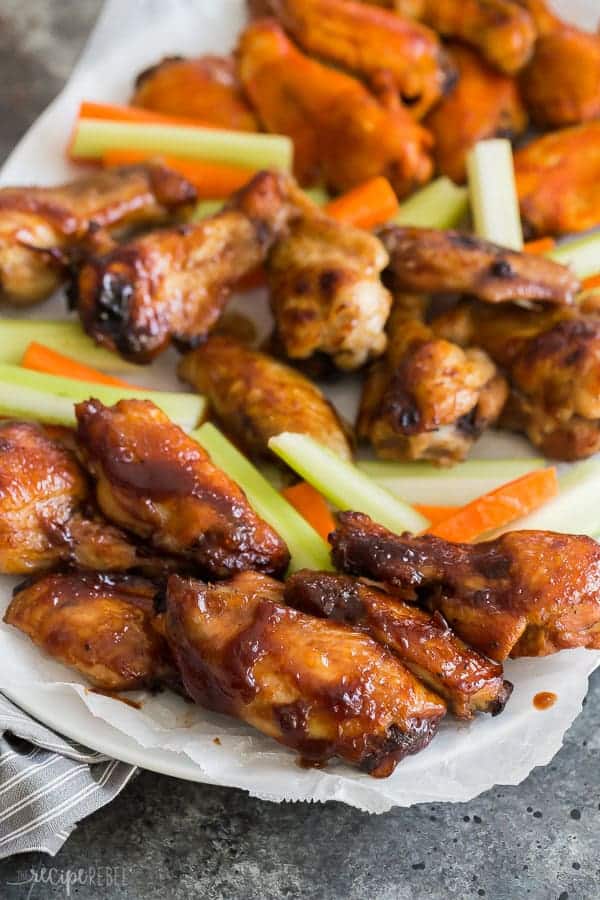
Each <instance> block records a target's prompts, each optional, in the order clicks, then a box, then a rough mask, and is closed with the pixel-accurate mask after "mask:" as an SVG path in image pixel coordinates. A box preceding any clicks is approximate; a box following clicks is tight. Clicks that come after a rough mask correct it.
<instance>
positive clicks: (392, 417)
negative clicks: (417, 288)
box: [357, 297, 507, 465]
mask: <svg viewBox="0 0 600 900" xmlns="http://www.w3.org/2000/svg"><path fill="white" fill-rule="evenodd" d="M506 396H507V388H506V382H505V380H504V378H503V377H502V376H501V375H500V374H499V372H498V370H497V368H496V366H495V365H494V363H493V362H492V360H491V359H490V357H489V356H488V355H487V353H485V352H484V351H483V350H480V349H478V348H474V347H471V348H468V349H466V350H463V349H462V348H461V347H460V346H458V345H457V344H454V343H450V342H449V341H446V340H443V339H440V338H438V337H436V335H435V334H434V332H433V331H432V330H431V328H429V326H428V325H427V324H425V322H424V321H422V319H421V318H420V315H419V299H418V298H409V297H404V298H398V299H397V300H396V304H395V306H394V309H393V311H392V315H391V317H390V321H389V323H388V350H387V353H386V355H385V357H384V358H383V359H382V360H378V361H377V362H375V363H374V364H373V366H372V367H371V370H370V371H369V373H368V375H367V378H366V381H365V385H364V390H363V395H362V399H361V405H360V411H359V416H358V423H357V434H358V437H359V438H362V439H364V440H368V441H370V443H371V444H372V446H373V448H374V449H375V452H376V454H377V456H379V457H380V458H382V459H404V460H419V459H426V460H431V461H432V462H436V463H438V464H439V465H451V464H453V463H456V462H459V461H460V460H462V459H464V458H465V457H466V455H467V454H468V452H469V450H470V448H471V447H472V445H473V443H474V441H475V440H476V439H477V438H478V437H479V436H480V435H481V434H482V432H483V431H484V430H485V429H486V428H487V427H489V426H491V425H493V424H494V422H495V421H496V420H497V419H498V417H499V415H500V412H501V410H502V407H503V405H504V402H505V400H506Z"/></svg>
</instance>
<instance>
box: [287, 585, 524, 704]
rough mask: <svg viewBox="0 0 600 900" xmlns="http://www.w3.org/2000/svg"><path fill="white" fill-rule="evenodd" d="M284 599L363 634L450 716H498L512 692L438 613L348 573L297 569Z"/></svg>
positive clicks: (498, 668) (499, 673) (491, 665)
mask: <svg viewBox="0 0 600 900" xmlns="http://www.w3.org/2000/svg"><path fill="white" fill-rule="evenodd" d="M284 597H285V600H286V602H287V603H289V604H290V606H293V607H294V608H295V609H299V610H301V611H302V612H305V613H308V614H309V615H315V616H320V617H322V618H325V619H330V620H333V621H337V622H344V623H345V624H347V625H350V626H352V627H353V628H358V629H360V630H364V631H365V632H366V633H367V634H369V635H370V636H371V637H372V638H373V639H374V640H376V641H378V642H379V643H380V644H383V646H384V647H387V648H388V649H389V650H391V652H392V653H394V655H395V656H397V657H398V659H400V660H401V661H402V662H403V663H404V665H405V666H406V667H407V668H408V669H410V671H411V672H412V673H413V674H414V675H416V676H417V678H419V679H420V680H421V681H424V682H425V684H427V685H428V686H429V687H430V688H431V689H432V690H433V691H435V692H436V693H437V694H440V696H442V697H443V698H444V700H446V702H447V703H448V706H449V708H450V709H451V710H452V712H453V713H454V714H455V715H456V716H458V717H459V718H461V719H470V718H472V717H473V715H474V714H475V713H476V712H489V713H491V714H492V715H494V716H495V715H498V713H501V712H502V710H503V709H504V706H505V705H506V702H507V700H508V698H509V697H510V695H511V692H512V684H511V683H510V682H508V681H504V680H503V678H502V666H499V665H498V664H496V663H492V662H490V660H489V659H486V658H485V657H483V656H481V654H479V653H477V652H476V651H475V650H471V648H470V647H467V646H466V645H465V644H464V643H463V642H462V641H461V640H460V639H459V638H457V637H456V635H454V634H453V633H452V631H451V630H450V629H449V628H448V626H447V624H446V622H445V621H444V619H443V618H442V616H441V615H439V614H436V613H434V614H433V615H430V614H429V613H427V612H424V611H423V610H422V609H419V608H418V607H416V606H414V605H410V604H408V603H406V602H405V601H404V600H403V599H402V597H401V595H400V596H398V593H397V592H396V594H394V595H392V594H385V593H383V591H380V590H377V589H376V588H374V587H372V586H371V585H368V584H365V583H363V582H361V581H358V580H357V579H355V578H352V577H350V576H349V575H334V574H332V573H331V572H309V571H308V570H302V571H300V572H296V573H295V574H294V575H292V577H291V578H289V579H288V580H287V582H286V585H285V595H284Z"/></svg>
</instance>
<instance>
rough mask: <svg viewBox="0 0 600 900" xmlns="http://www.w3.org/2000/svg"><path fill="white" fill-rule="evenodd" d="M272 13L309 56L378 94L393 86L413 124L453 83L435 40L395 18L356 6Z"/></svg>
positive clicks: (307, 3) (333, 3)
mask: <svg viewBox="0 0 600 900" xmlns="http://www.w3.org/2000/svg"><path fill="white" fill-rule="evenodd" d="M270 7H271V12H272V13H273V14H274V15H276V16H277V18H278V19H279V21H280V22H281V24H282V25H283V27H284V28H285V29H286V30H287V31H288V32H289V33H290V34H291V35H292V37H293V38H294V39H295V40H296V41H297V42H298V43H299V44H300V46H301V47H302V48H303V49H304V50H305V51H306V53H309V54H310V55H312V56H316V57H318V58H320V59H326V60H329V61H330V62H333V63H334V64H337V65H340V66H342V67H344V68H345V69H348V70H349V71H351V72H353V73H354V74H356V75H359V76H362V77H364V78H366V79H367V81H369V82H370V84H371V86H372V87H373V88H374V89H375V90H377V88H378V86H379V84H380V83H381V82H384V83H385V84H389V86H390V88H391V90H392V91H393V92H394V94H395V96H396V100H397V101H399V102H401V103H403V104H404V105H406V107H407V108H408V109H409V110H410V112H411V113H412V115H413V116H414V117H415V118H419V119H420V118H421V117H422V116H423V115H424V114H425V113H426V112H427V110H428V109H430V108H431V107H432V106H433V105H434V104H435V103H436V102H437V101H438V100H439V99H440V97H441V96H442V95H443V94H444V93H445V92H446V91H447V90H448V88H449V87H450V85H451V84H452V83H453V81H454V70H453V67H452V66H451V64H450V61H449V59H448V57H447V55H446V53H445V51H444V50H443V48H442V46H441V44H440V41H439V38H438V37H437V35H436V34H435V33H434V32H433V31H431V30H430V29H429V28H427V27H426V26H424V25H421V24H420V23H418V22H415V21H413V20H411V19H408V18H405V17H403V16H400V15H397V14H396V13H394V12H390V11H388V10H385V9H374V8H372V7H369V6H366V5H365V4H363V3H358V2H353V0H271V2H270ZM357 35H360V39H359V40H357Z"/></svg>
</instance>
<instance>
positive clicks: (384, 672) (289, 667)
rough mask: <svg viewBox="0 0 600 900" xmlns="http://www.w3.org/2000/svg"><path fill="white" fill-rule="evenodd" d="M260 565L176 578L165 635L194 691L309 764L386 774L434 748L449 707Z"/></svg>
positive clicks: (384, 653) (192, 693) (366, 641)
mask: <svg viewBox="0 0 600 900" xmlns="http://www.w3.org/2000/svg"><path fill="white" fill-rule="evenodd" d="M282 594H283V585H281V584H279V583H278V582H275V581H272V580H271V579H269V578H265V577H263V576H261V575H257V574H256V573H254V572H244V573H243V574H241V575H238V576H236V577H235V578H234V579H233V580H232V581H230V582H227V583H224V584H220V585H214V586H211V585H208V584H204V583H202V582H200V581H188V580H184V579H182V578H179V577H172V578H170V579H169V583H168V589H167V614H166V633H167V638H168V641H169V644H170V646H171V649H172V650H173V653H174V654H175V657H176V659H177V663H178V666H179V669H180V671H181V674H182V677H183V682H184V685H185V687H186V689H187V691H188V693H189V694H190V696H191V697H192V698H193V699H194V700H195V701H196V702H197V703H199V704H201V705H202V706H205V707H208V708H209V709H212V710H214V711H216V712H222V713H227V714H228V715H232V716H235V717H236V718H238V719H241V720H242V721H244V722H248V724H250V725H253V726H254V727H255V728H257V729H259V731H262V732H263V733H264V734H267V735H269V736H271V737H273V738H275V739H276V740H278V741H279V742H280V743H282V744H284V745H285V746H287V747H290V748H291V749H292V750H295V751H296V752H297V753H298V754H299V755H300V757H301V759H302V761H304V762H305V763H310V764H312V765H324V764H325V763H327V761H328V760H329V759H331V758H332V757H335V756H338V757H341V759H343V760H344V761H345V762H348V763H352V764H354V765H358V766H360V768H361V769H363V771H366V772H369V774H371V775H373V776H375V777H377V778H384V777H386V776H388V775H391V773H392V772H393V771H394V768H395V767H396V765H397V763H398V762H399V761H400V760H401V759H402V758H403V757H404V756H406V755H407V754H409V753H416V752H417V751H418V750H421V749H423V748H424V747H426V746H427V744H428V743H429V741H430V740H431V739H432V737H433V736H434V734H435V732H436V730H437V725H438V722H439V720H440V719H441V717H442V716H443V715H444V712H445V706H444V703H443V701H441V700H440V699H439V698H438V697H436V696H435V694H432V693H431V692H430V691H428V690H427V688H425V687H424V685H422V684H421V683H420V682H419V681H417V679H416V678H415V677H414V676H413V675H412V674H411V673H410V672H409V671H408V669H405V668H404V666H403V665H402V664H401V663H400V662H398V660H397V659H395V658H394V657H393V656H392V655H391V654H390V653H388V651H387V650H385V649H384V648H383V647H381V646H379V645H378V644H377V643H375V641H373V640H372V639H371V638H370V637H368V636H367V635H365V634H362V633H360V632H359V631H354V630H352V629H350V628H348V627H347V626H345V625H341V624H339V623H335V622H327V621H325V620H322V619H316V618H313V617H312V616H307V615H304V614H303V613H301V612H297V611H296V610H293V609H290V608H289V607H286V606H285V605H284V603H283V600H282Z"/></svg>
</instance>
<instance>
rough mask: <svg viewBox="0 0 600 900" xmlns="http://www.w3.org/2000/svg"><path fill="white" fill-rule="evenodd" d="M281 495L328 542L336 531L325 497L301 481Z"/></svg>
mask: <svg viewBox="0 0 600 900" xmlns="http://www.w3.org/2000/svg"><path fill="white" fill-rule="evenodd" d="M281 493H282V495H283V496H284V497H285V499H286V500H287V501H288V503H290V504H291V505H292V506H293V507H294V509H296V510H297V511H298V512H299V513H300V515H301V516H303V517H304V518H305V519H306V521H307V522H308V523H309V525H312V527H313V528H314V529H315V531H316V532H317V533H318V534H320V535H321V537H322V538H324V539H325V540H327V536H328V535H330V534H331V532H332V531H335V522H334V519H333V516H332V514H331V510H330V509H329V507H328V505H327V502H326V500H325V498H324V497H323V495H322V494H320V493H319V492H318V491H317V490H315V488H314V487H312V485H310V484H307V482H306V481H300V482H299V483H298V484H294V485H292V487H288V488H284V489H283V490H282V492H281Z"/></svg>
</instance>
